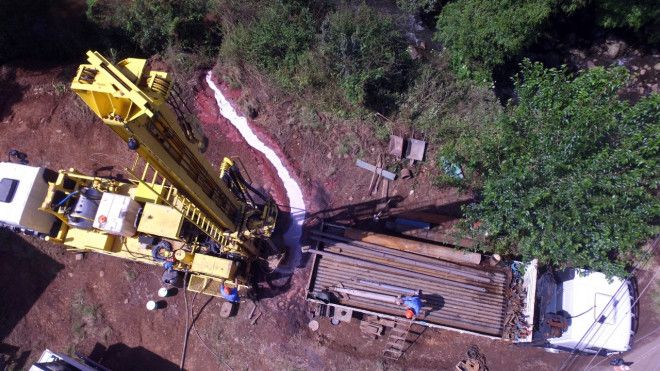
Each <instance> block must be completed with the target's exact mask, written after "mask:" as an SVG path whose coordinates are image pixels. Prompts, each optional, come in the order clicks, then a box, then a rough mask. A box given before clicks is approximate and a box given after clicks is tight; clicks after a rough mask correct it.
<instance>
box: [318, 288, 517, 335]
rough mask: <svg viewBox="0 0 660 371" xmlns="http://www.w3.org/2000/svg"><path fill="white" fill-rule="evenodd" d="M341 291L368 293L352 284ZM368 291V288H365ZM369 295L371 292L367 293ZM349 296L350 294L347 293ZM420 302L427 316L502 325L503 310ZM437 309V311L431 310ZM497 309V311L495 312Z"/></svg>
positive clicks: (427, 301) (435, 300)
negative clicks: (432, 315)
mask: <svg viewBox="0 0 660 371" xmlns="http://www.w3.org/2000/svg"><path fill="white" fill-rule="evenodd" d="M328 286H330V288H329V290H331V291H338V292H339V290H337V288H336V284H335V285H334V286H333V285H332V284H330V283H328ZM342 289H343V290H358V291H359V292H368V291H366V290H364V289H365V287H364V286H361V285H353V284H346V285H345V287H343V288H342ZM367 289H368V288H367ZM369 293H371V292H369ZM348 294H349V295H350V293H348ZM375 294H376V295H384V297H387V298H392V297H394V296H393V295H385V294H378V293H375ZM356 296H360V297H365V296H363V295H361V294H360V293H358V294H356ZM366 298H367V299H371V297H366ZM375 300H377V301H382V302H389V299H388V300H387V301H386V300H385V299H383V300H379V299H375ZM422 302H423V305H424V306H423V308H425V310H427V311H428V313H429V315H431V314H437V315H441V316H442V315H447V316H450V317H452V316H454V317H456V316H467V318H470V319H474V320H478V321H480V322H484V323H491V324H496V325H498V326H501V325H502V324H503V319H504V314H505V311H504V308H502V307H500V308H490V309H494V310H486V309H485V308H483V307H474V306H472V307H470V306H466V305H464V304H461V303H455V302H452V301H451V300H446V301H442V300H437V299H430V298H428V297H425V296H422ZM433 308H437V309H433ZM497 309H499V310H497Z"/></svg>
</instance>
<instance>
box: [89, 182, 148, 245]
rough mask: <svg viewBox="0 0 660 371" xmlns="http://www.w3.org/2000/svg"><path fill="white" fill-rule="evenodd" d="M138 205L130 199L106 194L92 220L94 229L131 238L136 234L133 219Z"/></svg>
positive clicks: (135, 216) (138, 208) (114, 194)
mask: <svg viewBox="0 0 660 371" xmlns="http://www.w3.org/2000/svg"><path fill="white" fill-rule="evenodd" d="M139 210H140V204H139V203H138V202H137V201H135V200H133V199H132V198H130V197H128V196H124V195H118V194H116V193H109V192H106V193H104V194H103V197H102V198H101V202H100V203H99V208H98V210H97V211H96V217H95V218H94V228H97V229H100V230H102V231H105V232H108V233H109V234H114V235H119V236H125V237H131V236H134V235H135V233H136V232H137V228H136V227H135V219H136V218H137V214H138V211H139Z"/></svg>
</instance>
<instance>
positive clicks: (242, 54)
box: [221, 3, 314, 88]
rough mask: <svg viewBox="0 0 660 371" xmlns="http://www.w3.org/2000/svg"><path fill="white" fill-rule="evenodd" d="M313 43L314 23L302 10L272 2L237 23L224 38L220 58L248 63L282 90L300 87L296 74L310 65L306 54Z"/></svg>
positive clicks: (298, 7)
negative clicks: (276, 83)
mask: <svg viewBox="0 0 660 371" xmlns="http://www.w3.org/2000/svg"><path fill="white" fill-rule="evenodd" d="M313 41H314V23H313V20H312V17H311V14H310V12H309V10H308V9H307V8H305V7H301V6H297V5H292V4H286V3H273V4H271V5H270V6H267V7H264V8H262V10H261V11H260V12H259V14H258V15H257V16H256V19H255V20H254V21H253V22H251V23H248V24H245V25H243V24H239V25H238V26H237V27H236V28H235V29H233V30H232V32H230V33H229V34H228V35H227V39H226V41H225V42H224V43H223V45H222V53H221V55H222V57H224V58H227V59H231V60H233V61H235V62H236V63H241V64H242V63H245V64H252V65H254V66H256V67H258V68H259V69H261V70H262V71H264V72H266V73H267V74H269V75H270V76H271V77H273V78H274V79H275V80H276V81H277V82H278V83H279V84H280V86H282V87H285V88H298V87H300V86H304V85H305V84H304V79H302V80H301V79H298V75H299V71H300V70H301V69H304V68H306V67H307V65H308V64H309V63H314V62H313V61H311V60H309V59H308V53H309V50H310V48H311V46H312V42H313Z"/></svg>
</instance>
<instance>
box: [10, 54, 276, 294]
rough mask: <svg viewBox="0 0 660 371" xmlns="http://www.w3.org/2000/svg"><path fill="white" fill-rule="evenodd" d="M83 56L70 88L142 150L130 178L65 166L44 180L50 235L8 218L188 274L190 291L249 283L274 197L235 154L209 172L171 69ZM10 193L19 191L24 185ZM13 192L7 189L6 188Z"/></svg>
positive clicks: (86, 247) (268, 230) (80, 247)
mask: <svg viewBox="0 0 660 371" xmlns="http://www.w3.org/2000/svg"><path fill="white" fill-rule="evenodd" d="M87 57H88V61H89V63H88V64H83V65H81V66H80V67H79V68H78V72H77V74H76V76H75V78H74V79H73V82H72V84H71V88H72V90H73V91H74V92H76V94H78V95H79V96H80V97H81V98H82V99H83V101H84V102H85V103H86V104H87V105H88V106H89V107H90V108H91V109H92V111H94V113H95V114H96V115H97V116H98V117H99V118H101V119H102V121H103V123H104V124H105V125H107V126H108V127H110V128H111V129H112V130H114V132H115V133H117V135H119V136H120V137H121V138H122V139H123V140H124V141H126V143H127V144H128V147H129V148H130V149H131V150H134V151H135V152H137V154H138V156H136V160H135V162H134V164H133V167H132V168H131V169H127V170H128V172H129V173H130V174H131V176H130V177H129V178H130V179H129V181H125V180H123V181H120V180H117V179H108V178H101V177H91V176H86V175H83V174H80V173H78V172H76V171H75V170H73V169H70V170H67V171H60V172H59V173H58V174H57V175H56V177H53V178H52V179H50V182H48V186H47V190H46V192H45V197H44V199H43V202H42V203H41V205H40V207H39V210H40V212H41V213H47V214H50V216H52V218H53V220H55V224H54V228H52V229H51V230H49V231H48V233H45V231H43V230H39V229H40V228H36V227H25V225H24V224H29V223H27V222H25V223H20V222H16V221H14V222H13V224H12V222H11V221H10V222H8V223H9V224H10V225H14V226H18V227H22V228H26V229H28V230H33V231H36V232H43V234H44V235H45V234H47V235H48V236H47V237H46V238H47V239H48V240H50V241H53V242H58V243H62V244H64V245H66V246H67V247H68V248H69V249H71V250H76V251H94V252H99V253H103V254H107V255H113V256H117V257H121V258H125V259H130V260H134V261H139V262H143V263H148V264H158V265H164V266H165V267H166V269H167V270H166V272H165V273H164V275H163V279H164V281H167V282H171V281H173V280H175V279H177V272H188V274H189V276H190V280H189V282H188V289H189V290H192V291H197V292H202V293H206V294H211V295H218V294H219V291H218V288H219V285H220V284H221V283H223V282H225V281H227V285H228V286H238V287H239V288H248V287H250V269H251V266H252V262H253V261H254V259H255V258H258V257H259V256H260V254H261V246H263V244H260V242H259V241H260V240H267V239H268V238H269V237H270V235H271V234H272V232H273V229H274V228H275V222H276V219H277V207H276V205H275V204H274V202H273V201H272V199H271V198H269V197H265V196H263V195H261V194H260V193H259V192H257V191H256V190H255V189H254V188H252V187H251V186H250V184H248V183H247V182H246V181H245V179H244V178H243V176H242V175H241V172H240V171H239V169H238V167H237V166H236V165H235V164H234V163H233V161H231V160H230V159H228V158H225V159H224V161H223V163H222V167H221V170H220V171H218V172H216V170H214V169H213V168H212V166H211V164H210V163H209V162H208V161H207V160H206V159H205V158H204V157H203V154H202V151H203V150H204V149H205V143H204V138H202V139H201V140H200V139H199V138H198V137H197V136H196V135H195V133H194V131H193V130H192V128H191V125H189V124H188V123H187V122H186V120H185V117H183V115H182V114H181V112H177V111H178V107H177V104H176V102H172V99H175V98H176V97H173V95H174V94H172V93H171V91H172V90H173V89H172V82H171V80H170V78H169V77H168V74H167V73H165V72H157V71H149V69H148V68H147V64H146V60H144V59H133V58H129V59H125V60H123V61H121V62H119V63H117V64H116V65H113V64H112V63H110V62H109V61H108V60H106V59H105V58H104V57H102V56H101V55H100V54H99V53H97V52H92V51H90V52H88V53H87ZM168 101H169V102H170V103H172V104H168ZM89 145H93V143H89ZM4 165H6V166H13V167H12V168H11V169H5V170H6V172H9V171H11V172H14V171H16V169H18V168H17V167H18V166H25V165H18V164H7V163H4ZM0 170H2V168H0ZM28 170H29V169H28ZM0 172H1V171H0ZM0 175H1V174H0ZM28 178H29V177H28ZM30 179H31V178H30ZM17 183H18V180H17ZM35 184H36V183H35ZM35 188H36V186H33V189H32V191H31V192H32V193H30V197H34V189H35ZM11 189H14V191H13V192H19V194H20V192H22V191H21V188H20V184H19V186H13V188H11ZM11 189H10V188H9V186H7V190H8V191H7V192H9V191H10V190H11ZM25 192H28V191H25ZM37 194H39V193H38V192H37ZM12 198H13V199H15V198H16V197H12ZM19 198H20V197H19ZM8 199H9V198H8ZM10 201H11V200H10ZM38 217H41V216H38ZM35 218H36V216H35V217H30V218H28V217H25V216H24V217H23V218H22V219H21V218H18V219H20V220H27V221H31V220H33V219H35ZM18 219H17V220H18ZM37 219H38V218H37ZM35 220H36V219H35ZM0 222H2V221H1V220H0ZM34 223H35V225H38V223H37V222H34ZM5 224H7V223H5ZM41 229H44V228H41Z"/></svg>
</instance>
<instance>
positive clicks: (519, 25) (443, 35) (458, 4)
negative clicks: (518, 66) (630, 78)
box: [411, 0, 660, 82]
mask: <svg viewBox="0 0 660 371" xmlns="http://www.w3.org/2000/svg"><path fill="white" fill-rule="evenodd" d="M411 3H416V2H411ZM588 10H591V11H592V12H593V13H595V15H596V19H597V23H598V24H600V25H601V26H603V27H605V28H626V29H628V30H629V31H632V32H637V33H638V34H640V35H643V37H644V38H646V39H647V40H648V41H649V42H651V43H653V42H657V41H658V37H659V36H658V32H657V30H658V27H660V20H659V19H660V7H658V6H657V3H656V2H653V1H649V0H637V1H633V2H621V1H617V0H600V1H593V2H590V1H584V0H570V1H559V0H531V1H520V0H493V1H490V0H462V1H451V2H449V3H448V4H447V5H445V6H444V7H443V8H442V11H441V13H440V15H439V17H438V20H437V31H436V35H435V37H436V39H437V40H438V41H441V42H442V43H443V44H444V45H445V46H446V47H447V48H448V49H449V51H450V53H451V55H452V62H453V63H452V64H453V69H454V70H455V71H456V72H457V73H458V74H459V75H460V76H461V77H464V78H472V79H475V80H476V81H480V82H489V81H490V80H491V78H490V74H491V72H492V70H493V68H495V67H497V66H499V65H502V64H504V63H506V62H508V61H515V60H516V59H517V58H519V57H520V55H521V54H522V53H523V52H524V51H525V50H526V49H527V48H528V47H529V46H531V45H532V44H533V43H534V42H536V41H537V40H538V38H539V37H540V35H541V34H542V33H543V32H545V31H546V30H550V29H551V28H552V27H554V24H553V22H552V21H553V16H554V15H560V18H566V17H569V16H571V15H572V14H574V13H576V12H578V11H588Z"/></svg>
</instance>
